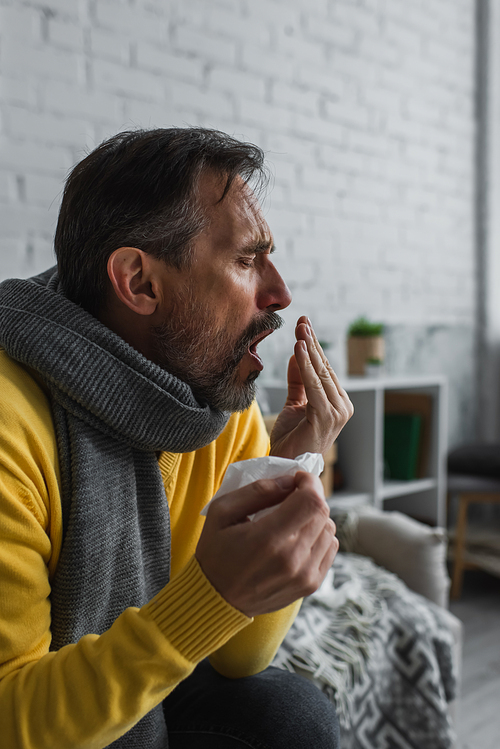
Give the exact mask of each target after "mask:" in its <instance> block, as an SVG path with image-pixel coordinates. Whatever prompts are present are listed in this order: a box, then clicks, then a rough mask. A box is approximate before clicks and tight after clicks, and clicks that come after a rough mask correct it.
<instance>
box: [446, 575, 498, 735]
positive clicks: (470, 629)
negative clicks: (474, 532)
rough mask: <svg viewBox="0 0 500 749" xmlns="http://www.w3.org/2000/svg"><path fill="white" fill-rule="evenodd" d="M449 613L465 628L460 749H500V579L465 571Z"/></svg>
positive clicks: (460, 711) (459, 727)
mask: <svg viewBox="0 0 500 749" xmlns="http://www.w3.org/2000/svg"><path fill="white" fill-rule="evenodd" d="M450 610H451V611H452V612H453V613H454V614H455V616H458V618H459V619H461V620H462V622H463V623H464V628H465V642H464V658H463V674H462V698H461V705H460V710H459V715H460V719H459V720H460V722H459V725H458V733H459V742H458V749H500V578H497V577H493V576H492V575H488V574H486V573H485V572H480V571H472V570H471V571H467V572H465V575H464V587H463V593H462V597H461V598H460V600H459V601H457V602H453V603H451V605H450Z"/></svg>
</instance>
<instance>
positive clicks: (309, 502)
mask: <svg viewBox="0 0 500 749" xmlns="http://www.w3.org/2000/svg"><path fill="white" fill-rule="evenodd" d="M295 482H296V487H295V490H294V491H293V492H291V493H290V494H289V495H288V497H287V498H286V499H285V500H284V501H283V502H282V503H281V504H280V506H279V507H278V508H277V509H276V510H275V512H273V513H272V514H271V515H266V517H264V518H262V520H259V521H258V522H259V523H260V522H262V523H266V532H267V533H269V534H273V533H276V534H279V535H281V536H282V537H283V538H284V537H288V538H290V537H295V536H297V537H299V536H300V537H301V540H302V542H303V543H305V544H309V545H312V544H313V543H314V542H315V540H316V538H317V537H318V535H319V533H320V532H321V529H322V527H323V525H324V524H325V522H326V520H327V519H328V517H329V514H330V512H329V509H328V505H327V504H326V502H325V494H324V490H323V485H322V483H321V481H320V479H319V478H318V477H317V476H313V475H312V474H310V473H306V472H305V471H298V472H297V473H296V474H295Z"/></svg>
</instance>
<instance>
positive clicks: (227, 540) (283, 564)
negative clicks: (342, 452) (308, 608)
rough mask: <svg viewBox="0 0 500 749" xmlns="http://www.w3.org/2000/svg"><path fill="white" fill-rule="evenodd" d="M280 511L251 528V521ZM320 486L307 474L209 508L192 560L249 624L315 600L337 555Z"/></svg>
mask: <svg viewBox="0 0 500 749" xmlns="http://www.w3.org/2000/svg"><path fill="white" fill-rule="evenodd" d="M276 504H279V506H278V507H277V508H276V509H275V510H274V511H273V512H271V513H269V514H268V515H265V516H262V517H260V518H259V519H258V520H256V521H254V522H249V521H248V515H252V514H253V513H255V512H258V511H259V510H262V509H264V508H266V507H271V506H273V505H276ZM338 546H339V544H338V541H337V538H336V537H335V524H334V522H333V521H332V520H331V519H330V517H329V511H328V506H327V505H326V503H325V501H324V492H323V487H322V485H321V481H320V480H319V479H318V478H316V477H315V476H312V475H311V474H310V473H305V472H303V471H299V472H298V473H296V474H295V476H284V477H282V478H279V479H263V480H261V481H255V482H254V483H253V484H249V485H248V486H245V487H243V488H242V489H239V490H238V491H235V492H230V493H229V494H226V495H224V496H223V497H220V498H219V499H217V500H216V501H215V502H213V503H212V505H211V506H210V509H209V511H208V514H207V518H206V521H205V526H204V528H203V532H202V534H201V536H200V540H199V542H198V546H197V548H196V558H197V560H198V562H199V564H200V566H201V568H202V570H203V572H204V573H205V575H206V576H207V578H208V579H209V580H210V582H211V583H212V585H213V586H214V588H215V589H216V590H217V591H218V592H219V593H220V594H221V595H222V597H223V598H225V599H226V601H227V602H228V603H230V604H231V605H232V606H234V607H235V608H237V609H239V611H241V612H243V613H244V614H246V615H247V616H249V617H252V616H257V615H258V614H266V613H269V612H271V611H277V610H278V609H281V608H283V607H285V606H288V605H289V604H291V603H293V601H296V600H297V599H298V598H302V597H303V596H306V595H310V594H311V593H313V592H314V591H315V590H316V589H317V588H318V587H319V586H320V584H321V582H322V581H323V578H324V577H325V575H326V573H327V572H328V570H329V568H330V567H331V565H332V563H333V560H334V558H335V555H336V553H337V551H338Z"/></svg>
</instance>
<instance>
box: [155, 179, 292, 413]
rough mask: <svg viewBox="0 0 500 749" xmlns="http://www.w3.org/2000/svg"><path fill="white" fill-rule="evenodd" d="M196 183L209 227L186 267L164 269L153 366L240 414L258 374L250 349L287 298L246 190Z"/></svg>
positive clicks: (272, 325) (276, 323)
mask: <svg viewBox="0 0 500 749" xmlns="http://www.w3.org/2000/svg"><path fill="white" fill-rule="evenodd" d="M222 191H223V184H222V182H221V181H220V180H218V179H217V178H215V177H214V176H212V175H206V176H205V177H204V178H202V180H201V184H200V197H201V200H202V202H203V203H204V204H205V205H206V206H207V209H208V215H209V219H210V223H209V225H208V227H207V228H206V229H205V230H204V231H203V232H202V233H201V234H200V235H199V236H198V237H197V239H196V240H195V241H194V245H193V254H192V262H191V264H190V266H189V268H186V269H184V270H181V271H179V270H176V269H172V268H170V267H167V266H165V274H164V292H165V293H164V298H165V300H166V302H165V310H166V311H165V315H164V319H163V320H162V322H161V324H160V325H157V326H155V327H154V328H153V335H154V339H155V350H156V356H155V360H156V361H157V363H158V364H160V365H161V366H163V367H164V368H165V369H167V370H168V371H169V372H171V373H172V374H174V375H176V376H177V377H179V378H180V379H182V380H184V381H185V382H187V383H188V384H189V385H190V386H191V387H192V389H193V392H194V394H195V396H196V397H197V399H198V400H199V401H202V402H206V403H209V404H210V405H211V406H212V407H213V408H218V409H220V410H223V411H243V410H245V409H246V408H248V407H249V406H250V404H251V402H252V400H253V398H254V396H255V379H256V378H257V377H258V375H259V373H260V371H261V370H262V368H263V365H262V361H261V359H260V357H259V355H258V354H257V344H258V343H259V342H260V340H262V338H264V337H266V335H269V333H270V332H272V331H273V330H275V329H277V328H278V327H280V326H281V324H282V320H281V318H280V317H279V315H277V314H276V310H279V309H283V308H285V307H287V306H288V305H289V304H290V301H291V296H290V292H289V290H288V288H287V286H286V284H285V282H284V281H283V279H282V278H281V276H280V275H279V273H278V271H277V270H276V268H275V267H274V265H273V263H272V262H271V259H270V253H271V252H272V250H273V238H272V234H271V231H270V229H269V227H268V225H267V223H266V221H265V219H264V217H263V215H262V212H261V209H260V206H259V205H258V202H257V200H256V198H255V195H254V194H253V192H252V191H251V190H250V189H249V188H248V187H247V186H246V185H245V184H244V183H243V181H242V180H240V179H238V180H236V181H235V182H234V183H233V185H232V186H231V189H230V190H229V192H228V194H227V195H226V197H225V198H224V200H223V201H222V202H220V203H219V202H218V201H219V199H220V197H221V195H222Z"/></svg>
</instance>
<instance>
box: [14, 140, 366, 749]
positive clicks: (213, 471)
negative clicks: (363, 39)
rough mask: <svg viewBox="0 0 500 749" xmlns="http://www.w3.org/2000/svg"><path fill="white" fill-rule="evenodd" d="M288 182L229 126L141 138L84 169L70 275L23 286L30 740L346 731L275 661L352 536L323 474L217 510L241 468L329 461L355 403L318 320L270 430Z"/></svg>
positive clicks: (193, 742)
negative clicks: (272, 207)
mask: <svg viewBox="0 0 500 749" xmlns="http://www.w3.org/2000/svg"><path fill="white" fill-rule="evenodd" d="M264 174H265V172H264V165H263V154H262V152H261V151H260V149H258V148H256V147H255V146H252V145H250V144H243V143H240V142H238V141H236V140H234V139H232V138H230V137H228V136H226V135H224V134H222V133H219V132H216V131H210V130H205V129H201V128H186V129H170V130H152V131H137V132H132V133H121V134H119V135H117V136H115V137H113V138H111V139H109V140H108V141H106V142H105V143H103V144H102V145H101V146H99V147H98V148H97V149H96V150H95V151H94V152H92V153H91V154H90V155H89V156H87V158H85V159H84V160H83V161H82V162H81V163H80V164H78V165H77V166H76V167H75V169H74V170H73V172H72V173H71V175H70V177H69V179H68V181H67V184H66V188H65V192H64V196H63V200H62V205H61V210H60V215H59V221H58V225H57V230H56V236H55V249H56V254H57V270H55V269H53V270H51V271H48V272H46V273H44V274H42V275H40V276H37V277H35V278H32V279H29V280H20V279H11V280H9V281H5V282H4V283H3V284H2V285H1V286H0V346H1V347H2V348H1V350H0V392H1V398H2V408H1V412H0V414H1V415H0V421H1V428H0V520H1V522H0V580H1V590H2V596H1V599H0V715H1V727H2V746H4V747H6V749H21V748H22V749H57V748H58V747H60V748H61V749H70V748H71V749H73V748H74V749H76V748H81V749H84V748H86V747H92V748H93V749H100V748H101V747H106V746H113V747H127V748H128V749H138V748H139V747H148V748H151V749H166V747H170V748H171V749H172V747H173V748H174V749H175V747H182V748H185V749H196V748H201V747H203V748H204V749H210V748H211V747H217V748H218V749H224V748H227V749H229V748H231V747H233V748H234V747H243V746H245V747H255V749H257V747H258V748H260V749H262V748H263V747H264V748H266V747H272V748H273V749H276V748H278V749H279V748H280V747H287V748H289V747H308V748H309V747H314V749H323V747H325V748H326V747H336V746H337V745H338V726H337V722H336V717H335V713H334V710H333V707H332V706H331V704H330V703H329V702H328V701H327V700H326V698H325V697H324V696H323V695H322V694H321V692H320V691H319V690H318V689H316V687H315V686H313V685H312V684H311V683H310V682H308V681H306V680H304V679H302V678H301V677H298V676H296V675H292V674H288V673H286V672H284V671H280V670H278V669H273V668H268V666H269V663H270V662H271V661H272V659H273V656H274V654H275V652H276V650H277V648H278V646H279V644H280V643H281V641H282V639H283V637H284V635H285V634H286V631H287V630H288V628H289V626H290V625H291V622H292V621H293V619H294V617H295V615H296V613H297V611H298V608H299V606H300V599H301V597H303V596H304V595H307V594H310V593H311V592H313V591H314V590H316V589H317V587H318V586H319V585H320V583H321V581H322V580H323V578H324V576H325V574H326V572H327V570H328V569H329V567H330V566H331V564H332V562H333V559H334V557H335V554H336V551H337V548H338V543H337V540H336V538H335V527H334V524H333V522H332V521H331V520H330V519H329V516H328V509H327V506H326V504H325V502H324V495H323V492H322V487H321V483H320V482H319V479H318V478H316V477H314V476H312V475H311V474H309V473H305V472H298V473H297V474H296V475H295V476H294V477H283V478H281V479H276V480H270V479H267V480H266V479H264V480H260V481H257V482H255V483H252V484H250V485H248V486H246V487H244V488H243V489H240V490H238V491H235V492H231V493H229V494H226V495H225V496H223V497H220V498H218V499H216V500H215V501H214V502H213V503H212V504H211V506H210V509H209V511H208V513H207V517H206V520H205V518H203V517H202V516H200V512H201V510H202V509H203V507H204V506H205V505H206V504H207V502H208V501H209V500H210V499H211V497H212V496H213V494H214V493H215V492H216V491H217V489H218V488H219V486H220V483H221V481H222V478H223V476H224V473H225V471H226V468H227V467H228V465H229V464H231V463H233V462H235V461H240V460H245V459H248V458H256V457H261V456H265V455H266V454H267V453H268V452H269V451H270V454H271V455H275V456H280V457H285V458H295V457H296V456H297V455H300V454H301V453H304V452H307V451H309V452H319V453H323V452H325V451H326V450H327V449H328V448H329V447H330V445H331V444H332V442H333V440H334V439H335V438H336V436H337V435H338V433H339V431H340V430H341V428H342V426H343V425H344V424H345V422H346V421H347V419H348V418H349V417H350V415H351V414H352V406H351V404H350V402H349V399H348V397H347V395H346V393H345V391H344V390H343V389H342V387H341V386H340V385H339V383H338V380H337V378H336V376H335V374H334V373H333V371H332V369H331V367H330V366H329V364H328V362H327V360H326V358H325V357H324V354H323V352H322V350H321V347H320V346H319V344H318V341H317V339H316V337H315V335H314V332H313V330H312V328H311V326H310V323H309V321H308V320H307V318H300V320H299V322H298V325H297V328H296V337H297V343H296V345H295V349H294V353H293V355H292V357H291V359H290V365H289V371H288V381H289V394H288V400H287V403H286V405H285V407H284V410H283V412H282V414H281V415H280V417H279V418H278V420H277V422H276V426H275V428H274V430H273V433H272V437H271V441H270V445H269V441H268V438H267V436H266V433H265V429H264V425H263V421H262V418H261V416H260V413H259V411H258V407H257V405H256V403H255V400H254V396H255V379H256V377H257V376H258V374H259V372H260V371H261V370H262V362H261V359H260V357H259V355H258V353H257V346H258V344H259V342H260V341H261V340H262V339H263V338H264V337H265V336H267V335H269V334H270V333H272V332H273V330H275V329H277V328H278V327H279V326H280V324H281V318H280V317H279V316H278V314H277V311H278V310H280V309H283V308H284V307H286V306H287V305H288V304H289V303H290V300H291V298H290V293H289V291H288V288H287V287H286V285H285V283H284V281H283V279H282V278H281V276H280V275H279V273H278V272H277V270H276V268H275V267H274V265H273V263H272V261H271V253H272V252H273V249H274V245H273V237H272V234H271V231H270V229H269V227H268V225H267V223H266V221H265V219H264V217H263V215H262V212H261V209H260V206H259V203H258V200H257V198H256V194H255V192H254V191H253V190H252V189H251V188H250V186H249V183H250V181H251V180H253V181H254V182H255V178H260V179H261V180H262V179H263V177H264ZM257 182H258V179H257ZM272 506H276V507H275V509H274V510H273V512H272V513H269V514H267V515H266V516H265V517H260V518H259V519H258V520H256V521H255V522H249V520H248V518H249V516H251V515H253V514H254V513H256V512H258V511H260V510H262V509H265V508H269V507H272Z"/></svg>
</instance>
